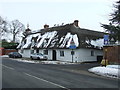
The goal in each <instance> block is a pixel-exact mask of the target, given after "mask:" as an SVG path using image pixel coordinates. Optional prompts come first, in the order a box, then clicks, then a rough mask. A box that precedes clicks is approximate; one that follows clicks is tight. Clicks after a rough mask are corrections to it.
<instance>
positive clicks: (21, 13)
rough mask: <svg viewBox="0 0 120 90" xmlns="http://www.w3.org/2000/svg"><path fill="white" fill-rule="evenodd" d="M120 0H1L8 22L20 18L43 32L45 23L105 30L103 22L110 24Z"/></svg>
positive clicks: (0, 12)
mask: <svg viewBox="0 0 120 90" xmlns="http://www.w3.org/2000/svg"><path fill="white" fill-rule="evenodd" d="M116 1H118V0H0V15H1V16H2V17H3V18H5V19H6V20H8V21H12V20H15V19H18V20H19V21H20V22H21V23H23V24H24V25H25V26H26V27H27V24H29V27H30V29H32V30H38V29H42V28H43V26H44V25H45V24H48V25H49V26H50V27H53V26H54V24H56V25H61V24H62V23H64V24H68V23H73V22H74V20H79V27H80V28H86V29H90V30H95V31H102V32H103V31H104V29H103V28H102V27H101V25H100V23H103V24H108V23H109V18H110V17H109V14H110V13H112V12H113V9H114V8H113V4H114V3H115V2H116Z"/></svg>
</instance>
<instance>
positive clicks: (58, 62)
mask: <svg viewBox="0 0 120 90" xmlns="http://www.w3.org/2000/svg"><path fill="white" fill-rule="evenodd" d="M41 62H42V63H43V64H74V63H70V62H63V61H41Z"/></svg>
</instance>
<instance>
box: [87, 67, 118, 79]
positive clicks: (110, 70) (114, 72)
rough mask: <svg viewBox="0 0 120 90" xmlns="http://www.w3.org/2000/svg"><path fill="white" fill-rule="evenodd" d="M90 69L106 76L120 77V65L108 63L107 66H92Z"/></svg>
mask: <svg viewBox="0 0 120 90" xmlns="http://www.w3.org/2000/svg"><path fill="white" fill-rule="evenodd" d="M88 71H89V72H93V73H95V74H98V75H102V76H106V77H111V78H120V75H119V74H118V72H120V65H107V66H106V67H104V66H103V67H102V66H98V67H93V68H90V69H88Z"/></svg>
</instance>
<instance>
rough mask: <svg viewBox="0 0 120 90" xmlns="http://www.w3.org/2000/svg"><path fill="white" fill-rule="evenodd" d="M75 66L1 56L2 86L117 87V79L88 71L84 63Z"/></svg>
mask: <svg viewBox="0 0 120 90" xmlns="http://www.w3.org/2000/svg"><path fill="white" fill-rule="evenodd" d="M85 65H86V66H90V64H89V65H87V64H85ZM91 65H92V64H91ZM76 66H77V65H76ZM76 66H75V65H73V66H72V65H47V64H46V65H45V64H32V63H25V62H18V61H15V60H11V59H9V58H3V59H2V88H64V89H66V90H71V88H118V80H117V79H110V78H105V77H102V76H97V75H94V74H92V73H89V72H87V70H86V69H85V67H84V65H78V66H79V67H77V70H76V68H75V67H76ZM83 67H84V68H83ZM78 68H80V69H79V70H78Z"/></svg>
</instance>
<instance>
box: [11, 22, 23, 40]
mask: <svg viewBox="0 0 120 90" xmlns="http://www.w3.org/2000/svg"><path fill="white" fill-rule="evenodd" d="M24 30H25V26H24V25H23V24H22V23H21V22H20V21H18V20H13V21H11V23H10V32H11V33H12V34H13V42H15V39H16V36H17V35H18V34H20V33H21V32H23V31H24Z"/></svg>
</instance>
